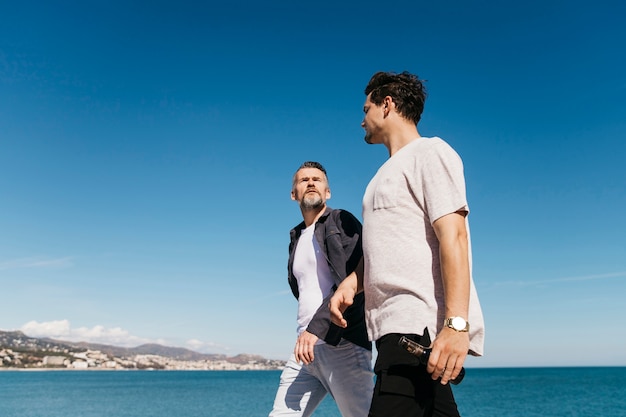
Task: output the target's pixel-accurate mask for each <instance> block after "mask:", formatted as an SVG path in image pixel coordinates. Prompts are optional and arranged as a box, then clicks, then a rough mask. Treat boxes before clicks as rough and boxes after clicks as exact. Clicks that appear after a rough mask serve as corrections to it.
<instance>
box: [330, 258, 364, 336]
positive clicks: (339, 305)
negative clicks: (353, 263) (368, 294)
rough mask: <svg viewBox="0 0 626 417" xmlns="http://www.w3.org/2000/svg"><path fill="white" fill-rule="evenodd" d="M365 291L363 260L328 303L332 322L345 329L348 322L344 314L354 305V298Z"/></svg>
mask: <svg viewBox="0 0 626 417" xmlns="http://www.w3.org/2000/svg"><path fill="white" fill-rule="evenodd" d="M361 291H363V258H361V260H360V261H359V264H358V265H357V267H356V269H355V270H354V271H352V273H351V274H350V275H348V276H347V277H346V279H344V280H343V281H342V282H341V284H340V285H339V287H337V290H335V293H334V294H333V296H332V297H331V299H330V302H329V303H328V307H329V309H330V320H331V321H332V322H333V323H335V324H336V325H337V326H339V327H343V328H344V329H345V328H346V327H348V322H347V321H346V319H344V318H343V312H344V311H346V309H347V308H348V307H350V306H351V305H352V304H353V303H354V297H355V296H356V295H357V294H358V293H360V292H361Z"/></svg>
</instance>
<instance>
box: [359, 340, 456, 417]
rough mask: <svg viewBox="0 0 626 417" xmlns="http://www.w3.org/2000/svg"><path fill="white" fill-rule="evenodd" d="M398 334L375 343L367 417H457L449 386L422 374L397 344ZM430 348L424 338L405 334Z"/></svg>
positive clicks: (412, 357)
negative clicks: (370, 401) (372, 384)
mask: <svg viewBox="0 0 626 417" xmlns="http://www.w3.org/2000/svg"><path fill="white" fill-rule="evenodd" d="M401 336H402V335H400V334H395V333H394V334H388V335H385V336H383V337H382V338H380V339H379V340H377V341H376V348H377V350H378V357H377V359H376V365H375V367H374V372H375V373H376V385H375V387H374V395H373V398H372V405H371V407H370V412H369V417H431V416H436V417H444V416H445V417H459V411H458V409H457V406H456V402H455V401H454V395H453V394H452V388H451V387H450V384H446V385H441V383H440V382H439V381H436V380H433V379H432V378H431V375H430V374H429V373H427V372H426V366H424V365H422V364H420V362H419V359H418V358H416V357H415V356H413V355H411V354H410V353H408V352H407V351H406V350H404V348H402V347H401V346H399V345H398V340H399V339H400V337H401ZM405 336H407V337H409V338H411V339H413V340H415V341H416V342H418V343H420V344H422V345H424V346H429V345H430V343H431V342H430V336H429V335H428V330H427V329H424V336H418V335H405Z"/></svg>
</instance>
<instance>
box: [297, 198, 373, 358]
mask: <svg viewBox="0 0 626 417" xmlns="http://www.w3.org/2000/svg"><path fill="white" fill-rule="evenodd" d="M330 216H332V218H333V220H334V221H335V226H336V229H335V230H337V229H338V230H340V232H341V233H340V234H339V235H337V234H334V233H333V236H336V237H338V238H340V239H341V241H335V242H334V244H330V243H327V245H328V246H327V250H329V251H332V250H335V251H341V252H342V254H343V258H344V260H343V261H342V263H343V262H345V267H344V268H342V269H343V270H347V271H346V272H350V268H354V267H355V265H356V266H358V262H359V260H360V259H361V258H362V256H363V250H362V247H361V231H362V226H361V223H360V222H359V221H358V220H357V218H356V217H354V215H352V214H351V213H350V212H348V211H345V210H334V211H333V212H332V213H331V214H330ZM327 221H329V220H327ZM327 233H328V232H327ZM326 238H327V239H328V235H326ZM329 257H330V254H329ZM336 267H337V268H339V265H337V266H336ZM340 270H341V269H337V271H340ZM331 295H332V294H329V295H328V296H327V297H326V298H325V299H324V300H323V301H322V304H321V305H320V307H319V308H318V309H317V311H316V312H315V314H314V315H313V318H312V319H311V322H310V323H309V326H308V327H307V330H306V331H304V332H302V334H300V336H299V337H298V340H297V341H296V346H295V348H294V354H295V355H296V360H298V361H302V362H303V363H305V364H309V363H311V362H313V360H314V359H315V358H314V346H315V343H316V342H317V340H318V339H319V338H322V339H324V340H325V341H326V342H328V343H331V344H336V343H338V342H339V338H340V335H338V334H337V332H329V330H332V329H331V320H330V318H331V317H330V316H331V315H330V312H329V300H330V297H331ZM346 308H347V307H346ZM331 333H333V335H332V336H331V335H330V334H331ZM335 338H336V341H335Z"/></svg>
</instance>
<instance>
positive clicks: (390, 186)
mask: <svg viewBox="0 0 626 417" xmlns="http://www.w3.org/2000/svg"><path fill="white" fill-rule="evenodd" d="M398 190H399V184H398V178H391V177H387V178H381V180H380V181H379V182H378V184H377V185H376V190H375V191H374V210H381V209H390V208H393V207H396V206H397V205H398Z"/></svg>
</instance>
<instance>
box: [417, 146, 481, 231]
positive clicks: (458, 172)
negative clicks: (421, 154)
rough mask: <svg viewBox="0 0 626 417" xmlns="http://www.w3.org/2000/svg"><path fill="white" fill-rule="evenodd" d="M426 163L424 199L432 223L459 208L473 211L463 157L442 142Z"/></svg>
mask: <svg viewBox="0 0 626 417" xmlns="http://www.w3.org/2000/svg"><path fill="white" fill-rule="evenodd" d="M430 151H431V152H430V154H429V155H428V156H427V158H426V159H425V161H424V164H423V165H422V175H421V178H422V187H423V190H424V203H425V206H426V207H425V208H426V212H427V213H428V217H429V220H430V223H431V224H433V223H434V222H435V221H436V220H437V219H439V218H441V217H443V216H445V215H447V214H451V213H455V212H457V211H465V212H468V213H469V207H468V205H467V198H466V194H465V177H464V175H463V161H461V158H460V157H459V155H458V154H457V153H456V152H455V151H454V149H452V148H451V147H450V146H449V145H448V144H446V143H444V142H442V143H440V144H438V146H435V147H433V148H432V149H431V150H430Z"/></svg>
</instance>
